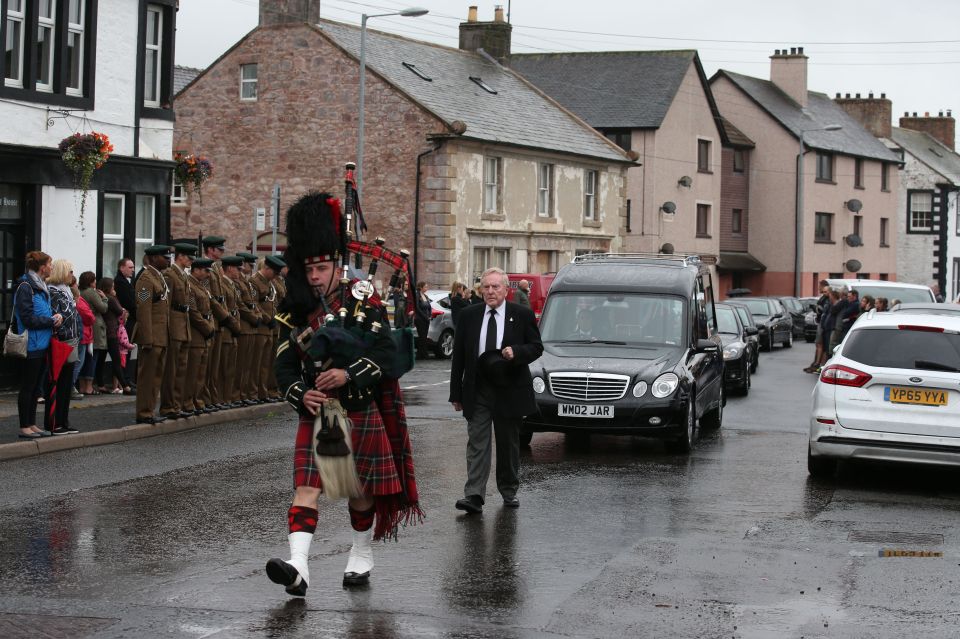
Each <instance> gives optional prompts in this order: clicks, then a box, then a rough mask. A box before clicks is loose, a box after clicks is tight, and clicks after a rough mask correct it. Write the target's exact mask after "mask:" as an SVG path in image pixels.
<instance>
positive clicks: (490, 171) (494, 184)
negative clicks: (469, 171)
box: [483, 157, 500, 213]
mask: <svg viewBox="0 0 960 639" xmlns="http://www.w3.org/2000/svg"><path fill="white" fill-rule="evenodd" d="M483 212H484V213H499V212H500V158H498V157H485V158H483Z"/></svg>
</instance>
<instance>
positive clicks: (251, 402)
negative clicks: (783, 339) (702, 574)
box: [243, 399, 259, 406]
mask: <svg viewBox="0 0 960 639" xmlns="http://www.w3.org/2000/svg"><path fill="white" fill-rule="evenodd" d="M258 403H259V402H257V401H256V400H255V399H245V400H243V405H244V406H256V405H257V404H258Z"/></svg>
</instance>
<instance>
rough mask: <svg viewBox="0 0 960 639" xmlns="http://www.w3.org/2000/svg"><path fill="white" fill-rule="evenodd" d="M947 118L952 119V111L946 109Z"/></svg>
mask: <svg viewBox="0 0 960 639" xmlns="http://www.w3.org/2000/svg"><path fill="white" fill-rule="evenodd" d="M947 117H948V118H952V117H953V111H951V110H950V109H947Z"/></svg>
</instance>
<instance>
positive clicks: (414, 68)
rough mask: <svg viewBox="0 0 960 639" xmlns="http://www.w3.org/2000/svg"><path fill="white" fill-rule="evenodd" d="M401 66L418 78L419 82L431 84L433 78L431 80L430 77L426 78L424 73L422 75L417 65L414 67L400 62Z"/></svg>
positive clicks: (411, 64) (409, 63) (408, 63)
mask: <svg viewBox="0 0 960 639" xmlns="http://www.w3.org/2000/svg"><path fill="white" fill-rule="evenodd" d="M401 64H402V65H403V66H404V67H406V68H407V69H409V70H410V71H412V72H413V74H414V75H415V76H417V77H418V78H420V79H421V80H426V81H427V82H433V78H431V77H430V76H428V75H427V74H426V73H424V72H423V71H421V70H420V68H419V67H417V65H415V64H413V63H411V62H401Z"/></svg>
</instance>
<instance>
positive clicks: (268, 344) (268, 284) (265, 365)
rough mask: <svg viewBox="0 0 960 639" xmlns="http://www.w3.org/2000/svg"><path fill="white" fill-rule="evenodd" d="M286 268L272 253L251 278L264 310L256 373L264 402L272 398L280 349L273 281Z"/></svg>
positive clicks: (260, 394)
mask: <svg viewBox="0 0 960 639" xmlns="http://www.w3.org/2000/svg"><path fill="white" fill-rule="evenodd" d="M283 267H284V262H283V260H282V259H280V258H279V257H277V256H276V255H269V256H267V257H265V258H263V259H262V260H261V264H260V269H259V270H258V271H257V272H256V273H254V274H253V277H251V278H250V285H251V286H252V287H253V288H254V290H255V291H256V293H257V307H258V308H259V309H260V316H261V318H262V321H261V324H260V327H259V328H258V329H257V342H256V347H255V348H256V350H257V355H256V357H257V358H258V362H259V365H258V366H257V368H255V369H254V370H253V373H252V374H253V375H255V376H256V379H255V384H254V387H255V388H256V391H257V399H258V400H259V401H260V402H261V403H264V402H267V401H271V398H270V391H268V390H267V382H268V380H269V377H270V369H271V368H273V357H274V353H276V352H277V350H276V348H275V347H274V345H273V333H274V328H275V327H276V326H277V321H276V320H275V319H274V317H275V316H276V314H277V306H276V303H277V289H276V288H274V286H273V280H274V278H276V276H277V273H279V272H280V269H281V268H283Z"/></svg>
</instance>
